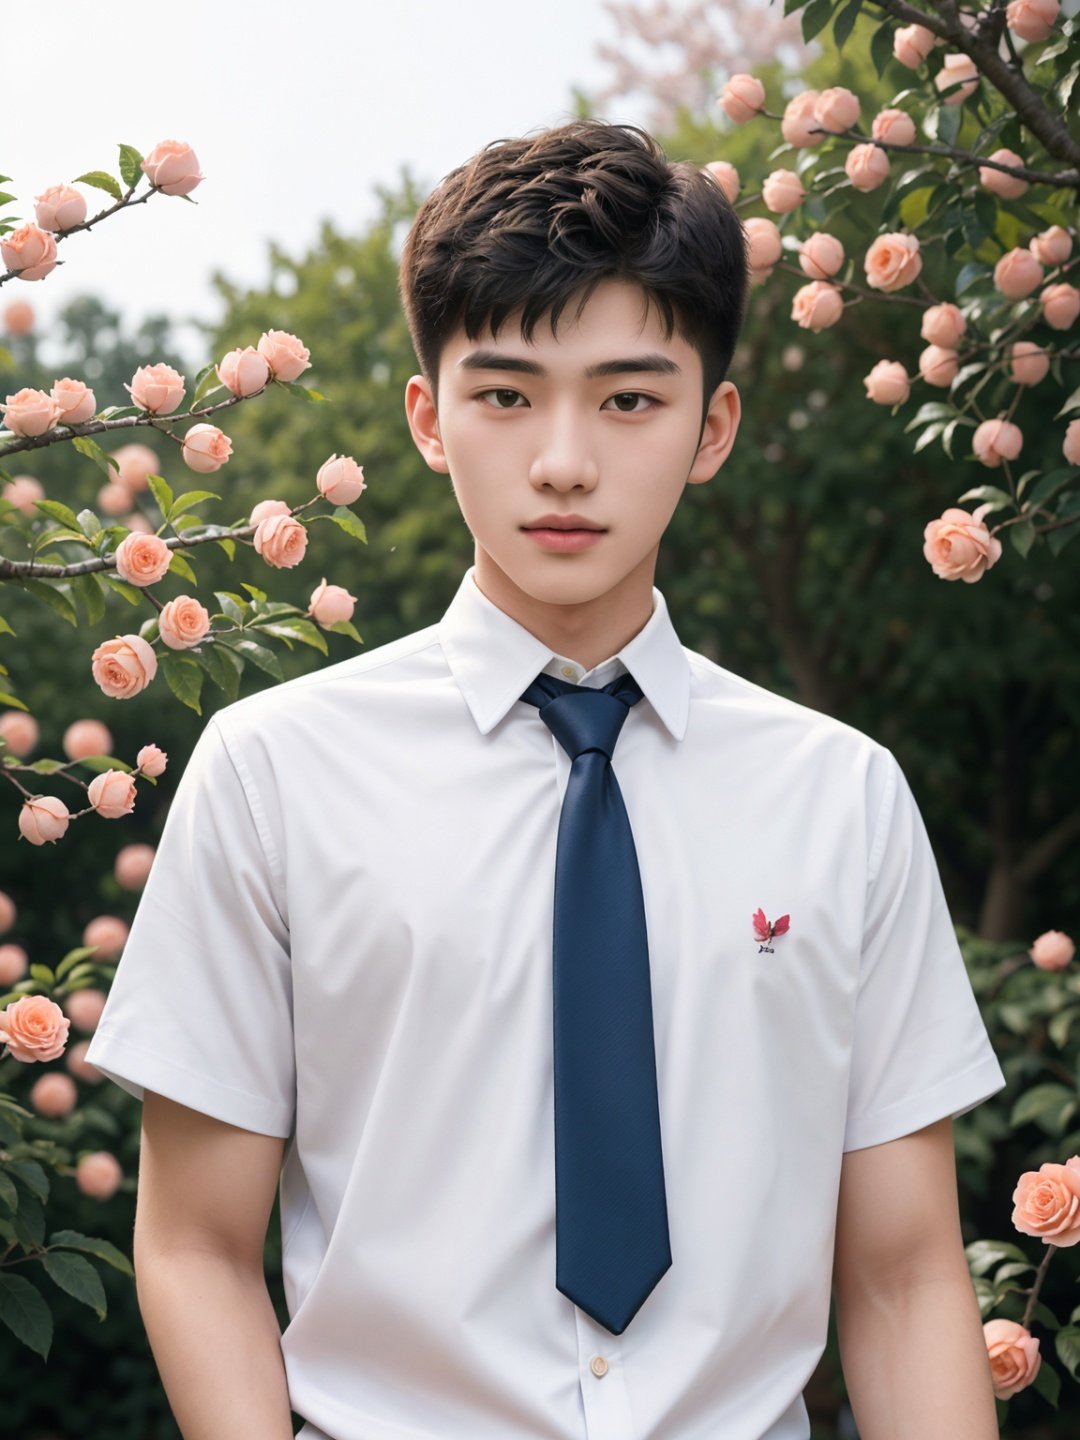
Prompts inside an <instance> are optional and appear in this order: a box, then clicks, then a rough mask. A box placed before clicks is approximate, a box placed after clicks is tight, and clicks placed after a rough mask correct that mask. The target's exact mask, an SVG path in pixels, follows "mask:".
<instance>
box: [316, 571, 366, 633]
mask: <svg viewBox="0 0 1080 1440" xmlns="http://www.w3.org/2000/svg"><path fill="white" fill-rule="evenodd" d="M355 609H356V596H355V595H350V594H349V592H348V590H345V589H344V588H343V587H342V586H340V585H327V583H326V576H325V575H324V576H323V578H322V579H321V580H320V581H319V583H318V585H316V587H315V589H314V590H313V591H312V592H311V603H310V605H309V606H308V612H307V613H308V614H309V615H310V616H311V618H312V619H313V620H315V621H317V622H318V624H320V625H334V624H336V623H337V622H338V621H339V620H351V619H352V617H353V611H354V610H355Z"/></svg>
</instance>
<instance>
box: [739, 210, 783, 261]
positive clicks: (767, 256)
mask: <svg viewBox="0 0 1080 1440" xmlns="http://www.w3.org/2000/svg"><path fill="white" fill-rule="evenodd" d="M745 229H746V240H747V257H748V259H749V261H750V267H751V269H753V270H761V271H769V270H771V269H772V267H773V266H774V265H775V264H776V262H777V261H778V260H779V259H780V256H781V254H782V253H783V245H782V244H781V242H780V231H779V230H778V229H777V228H776V221H775V220H767V219H766V218H765V216H764V215H755V216H753V217H752V218H751V219H750V220H747V221H746V225H745Z"/></svg>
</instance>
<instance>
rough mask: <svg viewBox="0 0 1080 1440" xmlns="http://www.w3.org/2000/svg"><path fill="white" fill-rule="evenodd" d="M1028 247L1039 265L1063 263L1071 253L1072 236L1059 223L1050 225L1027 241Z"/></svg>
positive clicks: (1048, 265)
mask: <svg viewBox="0 0 1080 1440" xmlns="http://www.w3.org/2000/svg"><path fill="white" fill-rule="evenodd" d="M1028 249H1029V250H1030V251H1031V253H1032V255H1034V256H1035V259H1036V260H1038V262H1039V264H1040V265H1046V266H1047V267H1048V268H1049V267H1051V266H1054V265H1064V264H1065V261H1066V260H1068V258H1069V256H1070V255H1071V254H1072V236H1071V235H1070V234H1069V232H1068V230H1063V229H1062V227H1061V226H1060V225H1051V226H1050V229H1049V230H1042V231H1040V232H1039V234H1038V235H1033V236H1032V237H1031V239H1030V240H1029V241H1028Z"/></svg>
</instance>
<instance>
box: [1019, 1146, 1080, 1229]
mask: <svg viewBox="0 0 1080 1440" xmlns="http://www.w3.org/2000/svg"><path fill="white" fill-rule="evenodd" d="M1012 1198H1013V1213H1012V1222H1013V1225H1015V1227H1016V1229H1017V1230H1019V1231H1020V1233H1021V1234H1022V1235H1033V1236H1034V1237H1035V1238H1036V1239H1038V1240H1042V1242H1043V1244H1044V1245H1062V1246H1065V1245H1075V1244H1076V1243H1077V1242H1078V1241H1080V1170H1078V1169H1077V1168H1076V1166H1074V1165H1072V1164H1069V1165H1057V1164H1055V1163H1054V1161H1052V1160H1048V1161H1046V1163H1045V1164H1043V1165H1040V1166H1039V1168H1038V1170H1026V1171H1025V1172H1024V1174H1023V1175H1021V1176H1020V1179H1019V1180H1018V1181H1017V1184H1016V1189H1015V1190H1014V1191H1013V1197H1012Z"/></svg>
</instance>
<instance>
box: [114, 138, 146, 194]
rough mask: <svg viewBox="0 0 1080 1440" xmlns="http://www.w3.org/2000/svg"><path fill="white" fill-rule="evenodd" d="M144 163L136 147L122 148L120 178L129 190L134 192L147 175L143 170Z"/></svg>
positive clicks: (126, 146)
mask: <svg viewBox="0 0 1080 1440" xmlns="http://www.w3.org/2000/svg"><path fill="white" fill-rule="evenodd" d="M142 161H143V157H142V156H141V155H140V154H139V152H138V150H136V149H135V146H134V145H121V146H120V178H121V179H122V180H123V182H124V184H125V185H126V186H127V187H128V189H129V190H134V188H135V186H136V185H137V184H138V183H139V181H140V180H141V179H142V177H143V175H144V174H145V173H146V172H145V171H144V170H143V168H142Z"/></svg>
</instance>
